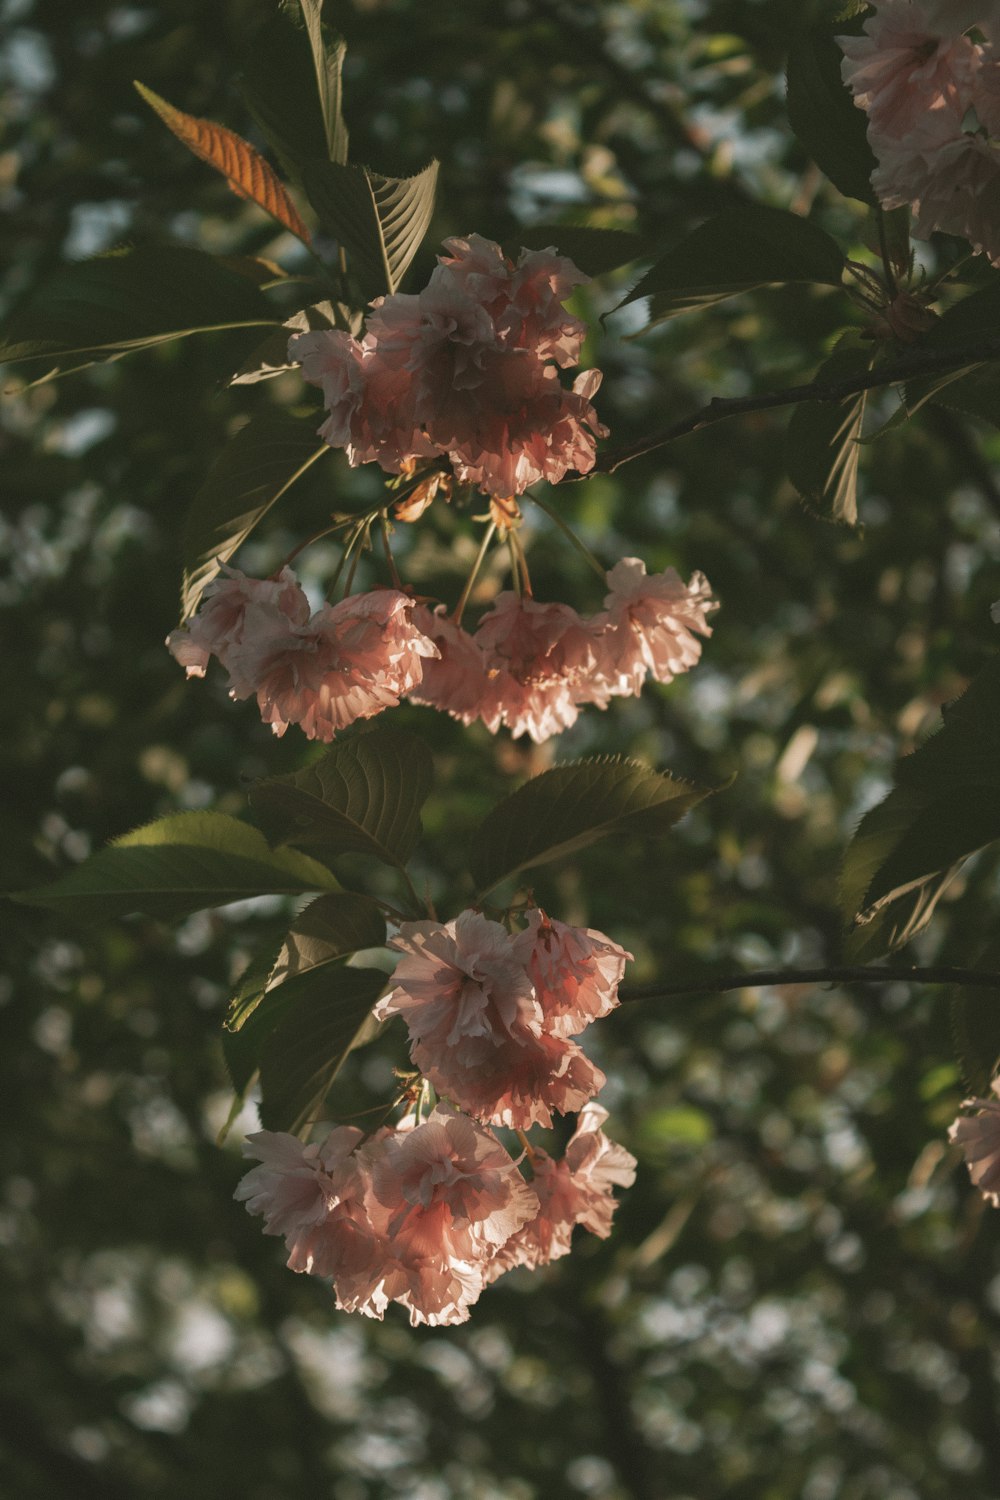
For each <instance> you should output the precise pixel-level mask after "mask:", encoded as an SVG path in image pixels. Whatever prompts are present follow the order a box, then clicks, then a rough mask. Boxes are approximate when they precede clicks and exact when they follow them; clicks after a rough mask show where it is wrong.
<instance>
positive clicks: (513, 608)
mask: <svg viewBox="0 0 1000 1500" xmlns="http://www.w3.org/2000/svg"><path fill="white" fill-rule="evenodd" d="M475 641H476V644H477V646H478V647H479V648H480V650H481V651H482V653H483V657H484V659H485V662H486V670H487V673H488V675H489V678H490V681H491V692H490V696H489V698H488V699H487V701H486V703H485V704H484V705H483V706H482V708H481V709H480V714H481V717H482V719H483V722H484V723H485V724H486V727H487V729H489V730H490V732H491V733H495V732H496V730H497V728H498V727H499V726H500V724H501V723H503V724H506V725H507V727H508V729H509V730H510V732H511V734H512V735H514V736H515V737H516V736H518V735H521V734H529V735H530V736H531V738H532V739H533V740H534V741H535V742H536V744H541V743H542V741H543V740H546V739H548V738H549V736H550V735H553V734H558V733H559V731H560V730H562V729H567V728H568V727H569V726H570V724H572V723H573V722H574V721H575V719H576V717H577V715H578V713H579V708H578V707H577V704H578V701H579V699H580V696H581V692H580V689H581V684H585V683H587V682H588V681H589V679H590V677H591V674H592V673H593V670H594V667H595V664H596V661H597V653H596V650H595V644H594V639H593V636H592V634H591V632H590V631H589V630H588V628H587V625H586V624H585V622H584V621H583V620H582V619H581V618H580V616H579V615H578V614H577V613H576V610H574V609H571V608H570V606H569V605H568V604H539V603H538V602H537V600H535V599H529V598H524V599H519V598H518V597H517V595H516V594H513V593H502V594H499V595H498V596H497V599H496V601H495V603H494V605H493V608H492V609H491V610H490V611H489V612H488V613H487V614H485V615H484V616H483V617H482V619H481V620H480V622H479V628H478V629H477V631H476V634H475Z"/></svg>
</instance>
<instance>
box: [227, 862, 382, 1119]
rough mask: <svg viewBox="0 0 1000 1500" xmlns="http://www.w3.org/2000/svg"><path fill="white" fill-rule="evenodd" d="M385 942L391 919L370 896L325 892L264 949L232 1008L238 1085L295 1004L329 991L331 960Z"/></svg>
mask: <svg viewBox="0 0 1000 1500" xmlns="http://www.w3.org/2000/svg"><path fill="white" fill-rule="evenodd" d="M384 942H385V919H384V918H383V916H382V913H381V912H380V911H379V909H378V907H377V905H376V904H375V902H374V901H373V900H372V899H371V898H370V897H369V896H361V895H357V894H356V893H354V892H353V891H342V892H337V893H336V894H334V895H330V896H320V897H319V899H318V900H316V901H313V902H311V903H310V905H309V906H307V907H306V908H305V910H304V911H301V912H300V913H299V915H298V916H297V917H296V919H295V921H294V922H293V924H292V926H291V928H290V929H289V931H288V932H287V933H286V934H285V936H284V937H283V938H281V939H280V940H279V942H278V943H277V945H275V944H274V943H270V944H268V946H267V947H266V948H264V949H262V950H261V952H260V953H258V954H257V955H256V957H255V958H254V959H253V960H252V961H251V963H250V964H249V966H248V968H247V970H246V972H245V973H244V974H243V977H242V978H241V980H240V984H239V987H238V988H237V990H236V993H235V994H234V995H233V998H232V1000H231V1001H230V1004H229V1010H228V1011H227V1013H226V1022H225V1025H226V1030H225V1033H224V1036H223V1052H224V1054H225V1058H226V1064H227V1066H228V1068H229V1073H230V1076H231V1078H232V1080H233V1086H234V1088H235V1089H236V1091H237V1092H238V1093H243V1092H244V1091H245V1089H246V1087H247V1085H248V1083H249V1082H250V1079H251V1078H252V1077H253V1075H254V1073H255V1072H256V1071H257V1069H258V1067H259V1066H260V1059H261V1054H262V1049H263V1047H264V1043H265V1041H266V1038H267V1037H268V1036H270V1034H271V1032H272V1031H273V1030H274V1028H275V1027H276V1026H277V1024H278V1022H279V1021H280V1020H281V1019H282V1018H283V1017H284V1016H285V1015H287V1014H289V1013H290V1011H291V1009H292V1007H293V1006H295V1005H297V1004H298V1003H299V1002H300V1001H302V1000H305V999H308V998H310V997H312V996H314V995H322V994H324V993H326V990H327V988H328V985H329V979H330V974H331V972H332V971H331V968H330V965H331V964H339V963H340V962H341V961H342V960H343V959H344V958H346V957H348V956H349V955H350V954H352V953H357V952H359V951H360V950H361V949H364V948H379V947H381V946H382V944H383V943H384Z"/></svg>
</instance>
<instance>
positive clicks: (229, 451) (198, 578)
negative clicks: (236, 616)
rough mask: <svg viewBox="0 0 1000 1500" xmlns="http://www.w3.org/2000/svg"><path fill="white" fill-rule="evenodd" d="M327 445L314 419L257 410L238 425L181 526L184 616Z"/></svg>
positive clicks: (217, 458) (324, 450) (325, 450)
mask: <svg viewBox="0 0 1000 1500" xmlns="http://www.w3.org/2000/svg"><path fill="white" fill-rule="evenodd" d="M329 451H330V450H329V449H328V448H327V446H326V444H325V443H322V442H319V441H318V439H317V437H316V418H315V417H311V418H307V419H302V418H296V417H289V416H286V415H284V414H283V413H280V412H262V413H261V414H260V415H259V416H256V417H253V418H252V419H251V420H250V421H249V422H248V423H247V425H246V426H245V427H241V428H240V430H239V432H238V433H237V434H236V436H235V437H234V438H232V439H231V441H230V442H229V444H228V445H227V446H226V447H225V448H223V449H222V451H221V453H219V455H218V456H217V457H216V459H215V462H214V463H213V464H212V467H211V468H210V469H209V471H208V474H207V475H206V477H205V482H204V484H203V485H202V487H201V489H200V490H199V491H198V493H197V495H196V496H195V498H194V501H193V503H192V506H191V510H190V512H189V514H188V518H187V521H186V523H185V527H184V540H183V555H184V583H183V588H182V592H181V604H182V612H183V616H184V618H185V619H187V618H188V616H190V615H192V614H194V612H195V610H196V609H197V608H198V603H199V600H200V599H201V596H202V593H203V591H204V589H205V586H206V584H208V583H210V582H211V581H212V579H213V578H215V577H216V575H217V574H218V572H219V569H220V567H221V566H222V564H223V563H225V562H228V561H229V559H230V557H232V555H233V553H234V552H235V551H236V549H237V547H239V546H241V544H242V543H243V542H244V541H246V539H247V537H248V536H249V535H250V533H251V532H252V531H253V529H254V527H255V526H257V525H258V523H259V522H260V521H261V520H262V519H263V517H264V516H266V515H267V512H268V511H269V510H270V509H271V506H272V505H274V504H275V502H276V501H278V500H280V499H281V497H282V495H284V494H285V493H286V492H287V491H288V490H289V489H290V488H291V486H292V485H293V484H294V483H295V481H296V480H297V479H298V478H300V476H301V475H302V474H304V473H305V471H306V470H307V469H308V468H309V467H310V466H311V465H312V464H314V463H315V462H316V460H317V459H318V458H319V457H320V456H321V455H322V454H323V453H327V452H329Z"/></svg>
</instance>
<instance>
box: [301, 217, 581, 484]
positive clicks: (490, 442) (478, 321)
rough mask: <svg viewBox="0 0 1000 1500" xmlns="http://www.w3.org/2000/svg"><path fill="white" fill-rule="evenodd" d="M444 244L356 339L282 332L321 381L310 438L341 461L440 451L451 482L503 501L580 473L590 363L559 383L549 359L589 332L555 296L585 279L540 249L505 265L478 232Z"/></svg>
mask: <svg viewBox="0 0 1000 1500" xmlns="http://www.w3.org/2000/svg"><path fill="white" fill-rule="evenodd" d="M445 249H446V250H447V251H449V252H450V253H449V254H447V255H445V256H443V257H441V258H440V261H439V264H438V266H437V267H436V269H435V271H434V272H433V274H432V276H431V279H430V282H429V284H428V285H427V287H425V288H424V290H423V291H422V292H420V293H419V294H417V295H416V296H412V295H407V296H404V295H400V294H396V295H394V296H391V297H382V298H379V299H378V300H377V301H376V302H375V303H374V304H373V307H372V311H371V314H370V316H369V318H368V323H367V331H366V333H365V336H364V337H363V338H362V339H361V340H360V341H359V340H357V339H352V338H351V337H350V336H349V335H347V334H345V333H343V332H341V331H339V330H321V331H319V332H315V333H304V334H296V335H294V336H293V338H292V339H291V340H290V342H289V357H290V358H292V359H297V360H300V361H301V362H302V368H303V375H304V376H305V378H306V379H307V380H309V381H310V382H312V383H313V384H315V385H318V386H320V388H321V389H322V391H323V395H324V400H325V402H326V405H327V408H328V411H329V413H330V415H329V417H328V419H327V421H326V422H325V423H324V425H323V427H322V428H321V429H320V433H321V435H322V436H323V438H324V439H325V440H326V441H327V442H328V443H330V445H331V446H332V447H343V448H344V450H345V452H346V453H347V457H348V461H349V462H350V463H352V464H360V463H368V462H371V461H373V460H374V461H375V462H377V463H379V464H380V465H381V467H382V468H383V469H386V470H388V471H390V472H392V473H399V472H401V471H403V470H404V469H405V467H406V465H407V464H409V463H411V462H413V461H414V460H415V459H417V458H428V457H432V456H438V457H443V456H446V457H447V458H448V459H449V460H450V462H451V464H452V466H453V469H454V473H455V474H456V476H457V477H458V478H459V480H461V481H462V482H463V483H467V484H474V485H476V486H478V488H479V489H480V490H482V491H483V492H484V493H486V494H489V495H493V496H495V497H497V498H501V499H505V498H508V497H509V496H512V495H519V494H523V492H524V490H525V489H526V488H527V487H528V485H530V484H534V483H536V482H537V481H538V480H540V479H546V480H548V481H549V482H551V483H557V482H558V481H559V480H560V479H562V478H563V476H564V475H565V474H566V473H567V471H568V470H569V469H575V470H578V471H579V472H580V473H586V472H587V471H588V470H589V469H591V468H592V467H593V465H594V461H595V451H596V449H595V445H596V440H597V438H599V437H603V436H605V435H606V431H607V429H606V428H605V427H603V426H602V424H601V423H600V421H599V419H598V417H597V413H596V411H595V409H594V407H593V404H592V397H593V396H594V395H595V393H596V391H597V388H598V386H599V385H600V379H601V376H600V372H599V371H597V370H590V371H587V372H586V373H584V374H581V375H579V376H578V377H577V378H576V380H575V381H574V382H573V385H572V388H571V389H569V390H567V389H566V388H565V387H564V386H563V385H562V383H561V382H560V379H559V374H558V369H557V366H559V367H562V368H566V367H569V366H572V365H575V364H576V363H577V361H578V359H579V354H580V347H581V344H582V340H583V336H584V333H585V331H586V329H585V326H584V324H583V323H581V322H580V320H579V319H578V318H576V317H574V316H573V315H572V314H570V313H568V312H567V311H566V309H565V307H564V306H563V305H562V304H563V302H564V300H565V299H566V297H568V296H569V295H570V293H571V291H572V289H573V287H574V286H577V285H579V284H580V283H581V282H583V281H585V280H586V279H587V278H586V277H585V276H583V274H582V273H581V272H580V271H579V270H578V269H577V268H576V267H575V266H574V265H573V263H572V262H571V261H569V260H567V259H566V258H565V257H562V256H558V255H556V254H555V253H554V252H553V251H551V250H544V251H524V252H522V254H521V257H520V259H519V261H518V264H517V266H516V267H515V266H513V265H512V264H511V263H510V262H509V261H508V260H506V259H505V257H504V255H503V253H502V251H501V249H500V247H499V245H496V244H494V243H493V242H492V241H490V240H485V239H482V238H481V237H480V236H478V235H470V236H469V237H468V238H467V239H460V238H455V239H450V240H446V241H445Z"/></svg>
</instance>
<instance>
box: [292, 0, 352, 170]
mask: <svg viewBox="0 0 1000 1500" xmlns="http://www.w3.org/2000/svg"><path fill="white" fill-rule="evenodd" d="M299 4H300V6H301V9H302V16H303V19H304V21H305V23H306V34H307V35H308V37H309V46H310V48H311V49H312V56H313V67H314V68H315V70H316V83H317V86H318V88H319V105H320V110H321V112H322V115H323V125H324V128H325V132H326V150H327V155H328V156H329V158H330V160H331V161H333V162H338V163H341V164H343V163H344V162H346V161H347V126H346V125H345V124H344V116H343V113H342V109H341V106H342V103H343V83H342V79H341V74H342V72H343V67H344V55H345V53H346V52H347V45H346V43H345V42H344V41H343V39H342V38H341V37H335V36H331V35H329V34H328V33H327V32H326V28H325V27H324V26H323V22H322V10H323V0H299Z"/></svg>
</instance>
